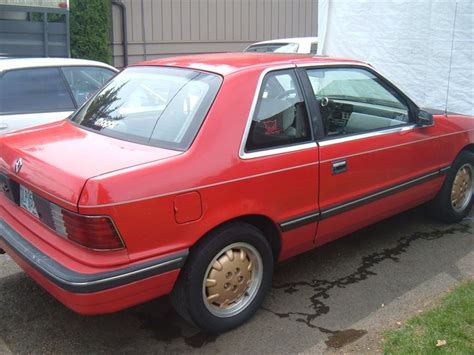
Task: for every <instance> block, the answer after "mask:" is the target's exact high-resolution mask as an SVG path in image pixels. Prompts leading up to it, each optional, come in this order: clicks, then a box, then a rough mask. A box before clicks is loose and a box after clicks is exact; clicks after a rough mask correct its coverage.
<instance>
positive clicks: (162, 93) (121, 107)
mask: <svg viewBox="0 0 474 355" xmlns="http://www.w3.org/2000/svg"><path fill="white" fill-rule="evenodd" d="M221 82H222V78H221V77H220V76H218V75H215V74H210V73H205V72H201V71H196V70H191V69H180V68H168V67H158V66H156V67H131V68H127V69H125V70H124V71H123V72H121V73H120V74H118V75H117V76H116V77H115V78H113V79H112V80H111V81H110V83H109V84H108V85H107V86H105V87H104V88H103V89H102V90H101V91H100V92H99V93H98V94H97V95H96V96H95V97H94V98H92V99H91V100H89V101H88V102H87V103H86V104H85V105H84V106H83V107H82V108H81V109H80V110H79V111H78V112H77V113H76V114H75V115H74V116H72V118H71V120H72V121H73V122H75V123H77V124H79V125H81V126H83V127H85V128H87V129H91V130H94V131H97V132H100V133H101V134H104V135H108V136H111V137H115V138H120V139H124V140H128V141H132V142H137V143H142V144H149V145H156V146H160V147H163V148H169V149H177V150H186V149H187V148H188V147H189V146H190V145H191V143H192V141H193V140H194V137H195V135H196V133H197V131H198V130H199V127H200V126H201V123H202V121H203V120H204V118H205V116H206V114H207V112H208V111H209V108H210V106H211V104H212V102H213V101H214V98H215V96H216V94H217V91H218V90H219V87H220V84H221Z"/></svg>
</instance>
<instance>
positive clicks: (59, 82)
mask: <svg viewBox="0 0 474 355" xmlns="http://www.w3.org/2000/svg"><path fill="white" fill-rule="evenodd" d="M74 109H75V107H74V103H73V101H72V98H71V96H70V94H69V92H68V89H67V87H66V83H65V82H64V79H63V77H62V76H61V73H60V71H59V69H58V68H35V69H17V70H12V71H8V72H6V73H5V74H4V75H3V76H2V77H0V113H1V114H20V113H37V112H38V113H39V112H54V111H56V112H60V111H72V110H74Z"/></svg>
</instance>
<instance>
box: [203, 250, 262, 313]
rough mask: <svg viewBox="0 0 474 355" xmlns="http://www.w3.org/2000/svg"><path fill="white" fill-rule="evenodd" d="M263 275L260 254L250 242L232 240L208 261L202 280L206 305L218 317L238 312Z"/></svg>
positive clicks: (252, 296)
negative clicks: (231, 242) (232, 241)
mask: <svg viewBox="0 0 474 355" xmlns="http://www.w3.org/2000/svg"><path fill="white" fill-rule="evenodd" d="M262 275H263V263H262V258H261V256H260V253H259V252H258V251H257V250H256V249H255V248H254V247H253V246H251V245H250V244H247V243H234V244H231V245H229V246H227V247H225V248H224V249H222V250H221V251H220V252H219V253H218V254H217V256H216V257H215V258H214V259H213V260H212V261H211V263H210V264H209V266H208V268H207V271H206V274H205V278H204V281H203V298H204V304H205V305H206V308H207V309H208V310H209V311H210V312H211V313H212V314H213V315H215V316H217V317H221V318H224V317H231V316H234V315H236V314H238V313H240V312H241V311H242V310H243V309H245V308H246V307H247V306H248V305H249V304H250V302H252V300H253V299H254V298H255V295H256V294H257V292H258V289H259V288H260V284H261V281H262Z"/></svg>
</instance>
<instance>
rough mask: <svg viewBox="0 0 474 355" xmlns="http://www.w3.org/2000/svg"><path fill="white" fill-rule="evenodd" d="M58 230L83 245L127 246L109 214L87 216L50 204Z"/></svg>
mask: <svg viewBox="0 0 474 355" xmlns="http://www.w3.org/2000/svg"><path fill="white" fill-rule="evenodd" d="M50 208H51V217H52V222H53V225H54V229H55V230H56V232H57V233H58V234H60V235H62V236H63V237H65V238H67V239H69V240H71V241H73V242H76V243H78V244H80V245H82V246H85V247H87V248H90V249H96V250H115V249H122V248H124V247H125V245H124V244H123V241H122V239H121V238H120V236H119V234H118V231H117V229H116V228H115V225H114V223H113V222H112V220H111V219H110V217H107V216H87V215H81V214H78V213H74V212H71V211H68V210H65V209H63V208H61V207H59V206H57V205H54V204H52V203H51V204H50Z"/></svg>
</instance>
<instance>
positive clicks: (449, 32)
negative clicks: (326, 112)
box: [318, 0, 474, 115]
mask: <svg viewBox="0 0 474 355" xmlns="http://www.w3.org/2000/svg"><path fill="white" fill-rule="evenodd" d="M473 2H474V1H473V0H412V1H406V0H381V1H377V0H347V1H344V0H319V14H318V16H319V19H318V36H319V46H318V54H325V55H331V56H342V57H350V58H354V59H359V60H362V61H365V62H368V63H370V64H372V65H373V66H374V67H375V68H376V69H378V70H379V71H380V72H381V73H382V74H384V76H386V77H387V78H389V79H390V80H391V81H392V82H394V83H395V84H396V85H397V86H399V87H400V89H402V90H403V91H404V92H405V93H407V94H408V96H410V97H411V98H412V99H413V100H414V101H415V102H416V103H417V104H418V105H419V106H421V107H430V108H437V109H440V110H445V109H447V110H448V111H453V112H459V113H464V114H469V115H474V31H473V27H474V25H473V22H474V10H473V7H474V6H473Z"/></svg>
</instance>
